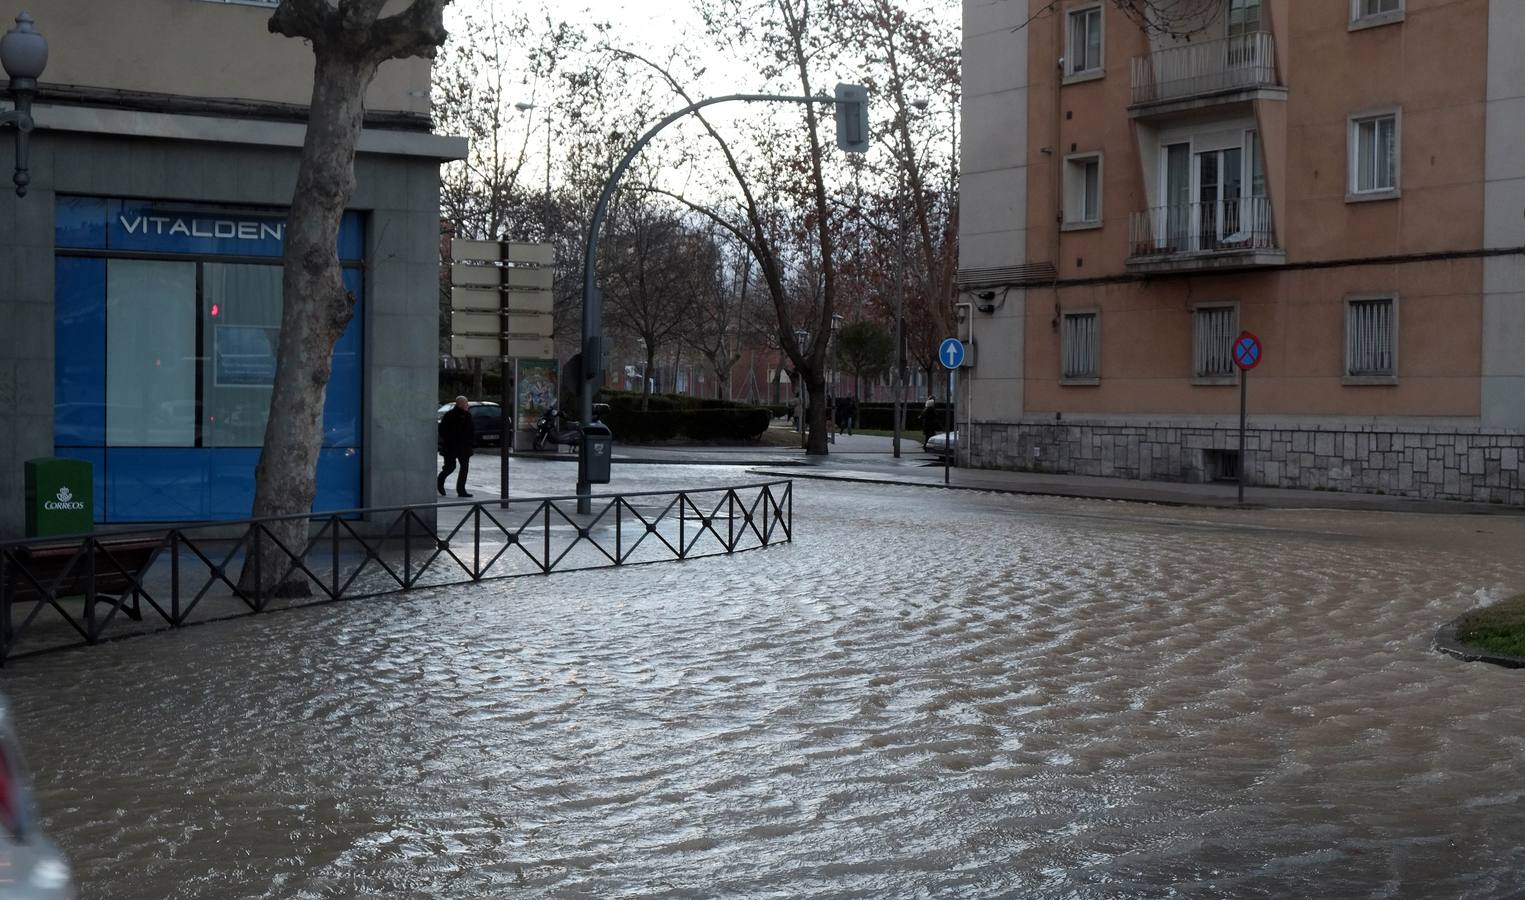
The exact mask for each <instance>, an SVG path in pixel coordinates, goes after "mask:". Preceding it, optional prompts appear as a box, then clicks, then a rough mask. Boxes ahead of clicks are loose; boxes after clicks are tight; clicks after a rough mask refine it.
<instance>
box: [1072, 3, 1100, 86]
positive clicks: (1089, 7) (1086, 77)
mask: <svg viewBox="0 0 1525 900" xmlns="http://www.w3.org/2000/svg"><path fill="white" fill-rule="evenodd" d="M1091 13H1095V14H1096V31H1097V60H1096V65H1094V66H1090V67H1089V68H1085V69H1077V68H1075V60H1076V48H1075V19H1076V18H1077V17H1079V16H1089V15H1090V14H1091ZM1081 53H1082V54H1083V53H1084V50H1083V49H1082V50H1081ZM1063 74H1064V84H1074V83H1075V82H1078V81H1094V80H1096V79H1098V78H1104V77H1105V76H1106V74H1107V13H1106V10H1105V4H1102V3H1087V4H1085V5H1084V6H1076V7H1074V8H1072V9H1067V10H1065V11H1064V73H1063Z"/></svg>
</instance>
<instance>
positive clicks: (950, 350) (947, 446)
mask: <svg viewBox="0 0 1525 900" xmlns="http://www.w3.org/2000/svg"><path fill="white" fill-rule="evenodd" d="M937 361H938V362H940V363H942V364H943V368H944V369H947V370H948V413H947V415H946V416H945V417H944V425H945V426H946V428H947V430H946V431H945V432H944V433H943V484H947V483H948V480H949V469H950V468H951V467H952V465H953V370H954V369H957V368H958V367H959V366H962V365H963V364H964V342H963V341H961V340H959V339H958V338H948V339H947V340H945V341H943V342H942V343H941V344H939V345H938V346H937Z"/></svg>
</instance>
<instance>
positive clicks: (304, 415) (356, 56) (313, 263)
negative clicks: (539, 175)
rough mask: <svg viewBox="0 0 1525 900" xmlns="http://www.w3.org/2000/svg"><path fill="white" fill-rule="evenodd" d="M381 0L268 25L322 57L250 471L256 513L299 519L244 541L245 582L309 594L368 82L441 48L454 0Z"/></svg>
mask: <svg viewBox="0 0 1525 900" xmlns="http://www.w3.org/2000/svg"><path fill="white" fill-rule="evenodd" d="M384 2H385V0H343V2H342V3H341V4H340V5H339V6H338V7H337V8H336V7H334V6H332V5H330V4H329V2H328V0H281V4H280V6H279V7H277V8H276V11H275V12H274V13H273V14H272V15H271V17H270V24H269V27H270V30H271V31H272V32H275V33H278V34H284V35H286V36H288V37H300V38H305V39H307V40H309V41H311V43H312V48H313V55H314V57H315V60H316V64H315V67H314V72H313V90H312V104H311V107H310V110H309V113H308V120H307V136H306V140H305V142H304V143H303V145H302V160H301V165H300V168H299V169H298V172H297V185H296V192H295V194H294V195H293V196H292V201H291V211H290V214H289V218H288V219H287V224H286V239H285V246H284V251H283V255H282V265H283V270H282V278H281V295H282V309H281V334H280V341H279V345H278V347H277V355H276V366H275V384H274V389H273V391H272V392H271V397H270V417H269V419H268V420H267V421H266V423H265V442H264V446H263V449H262V450H261V452H260V458H259V464H258V466H257V467H256V468H255V472H254V516H255V518H261V517H266V516H292V517H293V518H291V519H286V520H283V521H280V522H275V523H271V524H269V525H267V526H265V528H264V531H262V532H259V534H258V538H257V540H254V541H252V542H251V544H250V546H249V547H248V548H247V549H248V552H249V558H250V559H251V560H252V561H254V562H253V563H252V564H251V565H246V566H245V567H244V569H243V572H242V573H241V575H240V576H239V587H240V589H242V590H246V591H250V592H254V593H260V594H276V595H281V594H289V595H305V594H306V593H308V591H309V587H308V584H307V580H306V578H305V577H302V576H297V577H295V578H293V579H286V578H285V575H286V572H287V571H288V570H289V569H290V568H291V565H292V563H293V557H296V558H300V554H301V553H302V552H303V550H304V549H305V548H306V544H307V536H308V522H307V519H306V518H305V515H306V514H307V513H309V512H310V511H311V510H312V502H313V498H314V496H315V495H316V494H317V467H318V453H319V450H320V449H321V448H322V446H323V399H324V395H325V394H326V393H327V389H328V380H329V376H330V374H331V373H332V370H333V353H334V344H335V343H336V342H337V341H338V340H339V337H340V335H342V334H343V333H344V329H345V328H346V327H347V326H348V325H349V321H350V318H351V317H352V316H353V315H354V307H355V298H354V296H353V295H352V294H350V292H349V291H348V290H346V289H345V287H344V279H343V270H342V269H341V268H340V266H339V255H338V235H339V224H340V222H341V220H342V219H343V216H344V208H345V207H346V206H347V205H348V204H349V199H350V196H351V195H352V194H353V193H354V189H355V145H356V143H357V141H358V140H359V138H360V131H361V129H362V127H363V126H364V121H365V91H366V88H367V87H368V86H369V85H370V83H371V79H372V78H373V77H374V76H375V74H376V69H377V67H378V66H380V65H381V63H382V62H383V61H385V60H388V59H393V58H398V57H404V56H421V55H422V56H433V54H434V50H435V48H437V47H438V46H439V45H440V44H441V43H442V42H443V41H444V39H445V29H444V6H445V4H446V3H447V2H449V0H414V2H413V4H412V5H411V6H409V7H408V8H407V9H406V10H404V11H403V12H401V13H398V14H396V15H393V16H388V17H386V18H379V16H380V12H381V7H382V6H383V4H384Z"/></svg>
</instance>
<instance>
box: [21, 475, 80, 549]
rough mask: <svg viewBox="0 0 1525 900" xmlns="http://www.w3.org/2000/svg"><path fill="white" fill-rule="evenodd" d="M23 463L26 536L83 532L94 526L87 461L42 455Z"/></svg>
mask: <svg viewBox="0 0 1525 900" xmlns="http://www.w3.org/2000/svg"><path fill="white" fill-rule="evenodd" d="M23 466H24V467H25V472H26V474H25V482H26V534H27V537H47V536H48V535H53V534H84V533H86V532H88V531H90V530H91V528H93V527H94V526H95V499H94V495H93V487H94V483H95V476H94V472H93V471H92V469H91V466H90V463H88V462H86V461H85V460H82V459H60V458H58V457H54V456H43V457H39V458H37V459H29V460H27V461H26V462H25V463H23Z"/></svg>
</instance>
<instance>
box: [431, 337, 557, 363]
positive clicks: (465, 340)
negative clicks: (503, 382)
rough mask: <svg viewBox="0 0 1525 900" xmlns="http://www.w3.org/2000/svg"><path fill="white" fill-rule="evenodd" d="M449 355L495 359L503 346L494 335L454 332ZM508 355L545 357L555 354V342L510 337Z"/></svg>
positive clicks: (546, 339) (532, 357)
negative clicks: (485, 335)
mask: <svg viewBox="0 0 1525 900" xmlns="http://www.w3.org/2000/svg"><path fill="white" fill-rule="evenodd" d="M450 355H451V356H457V357H461V358H463V359H469V358H471V357H473V356H479V357H483V358H485V359H497V358H498V357H500V356H502V355H503V346H502V344H501V342H500V341H499V340H498V338H497V337H496V336H493V337H484V336H479V335H463V334H455V335H451V336H450ZM508 355H509V356H511V357H519V358H521V359H546V358H551V357H554V356H555V355H556V342H555V341H553V340H551V339H550V338H510V339H509V341H508Z"/></svg>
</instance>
